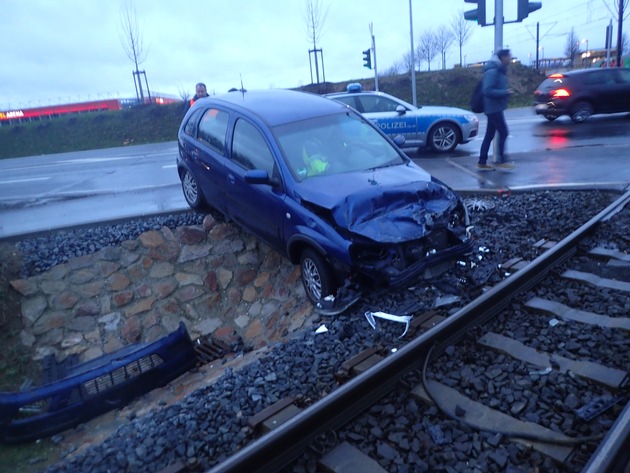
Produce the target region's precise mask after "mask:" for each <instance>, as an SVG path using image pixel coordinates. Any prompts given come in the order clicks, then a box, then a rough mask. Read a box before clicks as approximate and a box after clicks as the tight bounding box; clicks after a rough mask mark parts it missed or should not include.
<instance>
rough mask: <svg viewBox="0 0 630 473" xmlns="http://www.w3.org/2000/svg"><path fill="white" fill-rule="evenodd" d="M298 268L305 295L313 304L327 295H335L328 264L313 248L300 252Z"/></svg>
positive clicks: (334, 286) (332, 278)
mask: <svg viewBox="0 0 630 473" xmlns="http://www.w3.org/2000/svg"><path fill="white" fill-rule="evenodd" d="M300 269H301V270H302V284H303V285H304V290H305V291H306V296H307V297H308V298H309V300H310V301H311V303H312V304H313V305H315V304H317V303H318V302H319V301H321V300H322V299H323V298H324V297H326V296H328V295H331V294H332V295H335V293H336V291H337V288H336V284H335V278H334V276H333V274H332V272H331V270H330V266H329V265H328V263H326V261H325V260H324V258H323V257H322V256H321V255H320V254H319V253H317V252H316V251H315V250H313V249H312V248H307V249H305V250H304V251H303V252H302V257H301V258H300Z"/></svg>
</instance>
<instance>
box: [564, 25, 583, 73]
mask: <svg viewBox="0 0 630 473" xmlns="http://www.w3.org/2000/svg"><path fill="white" fill-rule="evenodd" d="M579 52H580V39H579V37H578V35H576V34H575V30H574V29H573V28H571V32H570V33H569V34H568V35H567V44H566V46H565V47H564V55H565V57H568V58H569V59H570V60H571V67H573V65H574V63H575V56H577V55H578V54H579Z"/></svg>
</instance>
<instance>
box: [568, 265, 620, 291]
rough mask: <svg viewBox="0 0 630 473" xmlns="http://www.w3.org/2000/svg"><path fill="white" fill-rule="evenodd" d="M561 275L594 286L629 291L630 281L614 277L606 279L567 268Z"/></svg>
mask: <svg viewBox="0 0 630 473" xmlns="http://www.w3.org/2000/svg"><path fill="white" fill-rule="evenodd" d="M562 277H563V278H565V279H571V280H573V281H578V282H584V283H588V284H591V285H592V286H596V287H601V288H606V289H615V290H617V291H623V292H630V282H626V281H618V280H616V279H606V278H602V277H600V276H597V275H596V274H592V273H585V272H582V271H575V270H573V269H569V270H567V271H565V272H564V273H562Z"/></svg>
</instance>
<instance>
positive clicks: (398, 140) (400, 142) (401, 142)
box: [394, 135, 405, 147]
mask: <svg viewBox="0 0 630 473" xmlns="http://www.w3.org/2000/svg"><path fill="white" fill-rule="evenodd" d="M394 143H395V144H396V146H398V147H401V146H402V145H404V144H405V137H404V136H403V135H396V136H394Z"/></svg>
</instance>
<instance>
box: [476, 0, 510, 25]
mask: <svg viewBox="0 0 630 473" xmlns="http://www.w3.org/2000/svg"><path fill="white" fill-rule="evenodd" d="M464 1H465V2H466V3H476V4H477V9H476V10H469V11H467V12H464V19H466V20H468V21H476V22H477V23H479V26H486V0H464ZM519 2H520V0H519Z"/></svg>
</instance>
